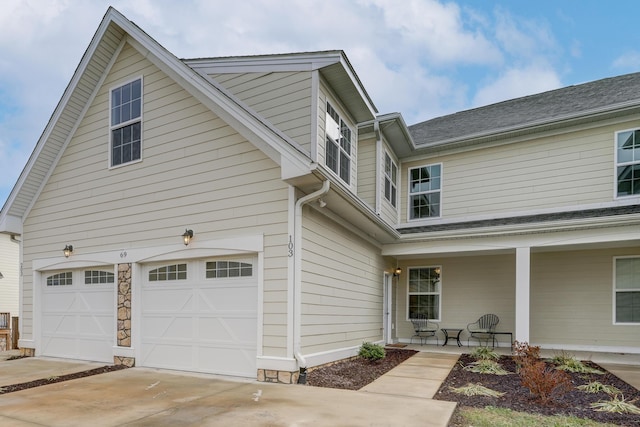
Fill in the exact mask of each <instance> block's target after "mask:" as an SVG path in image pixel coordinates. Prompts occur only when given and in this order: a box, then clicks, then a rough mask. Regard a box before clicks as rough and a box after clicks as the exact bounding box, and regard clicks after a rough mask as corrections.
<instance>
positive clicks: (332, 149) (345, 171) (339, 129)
mask: <svg viewBox="0 0 640 427" xmlns="http://www.w3.org/2000/svg"><path fill="white" fill-rule="evenodd" d="M325 131H326V134H327V146H326V153H325V154H326V155H325V163H326V165H327V166H328V167H329V169H331V170H332V171H334V172H335V173H336V174H337V175H338V176H339V177H340V179H342V180H343V181H344V182H346V183H347V184H349V183H350V176H351V135H352V132H351V129H349V126H347V124H346V123H345V122H344V120H342V118H341V117H340V116H339V115H338V112H337V111H336V110H335V109H334V108H333V107H332V106H331V105H330V104H329V103H328V102H327V116H326V122H325Z"/></svg>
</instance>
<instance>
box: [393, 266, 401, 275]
mask: <svg viewBox="0 0 640 427" xmlns="http://www.w3.org/2000/svg"><path fill="white" fill-rule="evenodd" d="M401 274H402V269H401V268H400V267H396V269H395V270H394V271H393V275H394V276H395V277H400V275H401Z"/></svg>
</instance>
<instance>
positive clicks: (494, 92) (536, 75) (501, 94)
mask: <svg viewBox="0 0 640 427" xmlns="http://www.w3.org/2000/svg"><path fill="white" fill-rule="evenodd" d="M560 86H561V82H560V78H559V77H558V75H557V73H556V72H555V71H554V70H553V69H552V68H550V67H548V66H544V65H543V66H537V65H532V66H530V67H526V68H510V69H507V70H505V71H504V72H502V73H501V74H500V76H499V77H498V78H497V79H494V80H493V81H491V82H490V83H488V84H486V85H484V86H483V87H481V88H480V89H478V91H477V92H476V95H475V97H474V99H473V106H475V107H478V106H482V105H488V104H493V103H495V102H500V101H504V100H507V99H512V98H518V97H521V96H526V95H532V94H535V93H540V92H544V91H547V90H552V89H557V88H558V87H560Z"/></svg>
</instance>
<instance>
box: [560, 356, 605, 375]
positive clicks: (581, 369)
mask: <svg viewBox="0 0 640 427" xmlns="http://www.w3.org/2000/svg"><path fill="white" fill-rule="evenodd" d="M553 360H554V361H555V360H556V358H554V359H553ZM559 365H560V366H557V367H556V369H559V370H561V371H569V372H574V373H578V374H597V375H603V374H604V372H602V371H600V370H598V369H595V368H591V367H589V366H587V365H585V364H584V363H582V362H581V361H579V360H577V359H575V358H573V357H571V358H568V359H565V360H563V361H562V362H561V363H559Z"/></svg>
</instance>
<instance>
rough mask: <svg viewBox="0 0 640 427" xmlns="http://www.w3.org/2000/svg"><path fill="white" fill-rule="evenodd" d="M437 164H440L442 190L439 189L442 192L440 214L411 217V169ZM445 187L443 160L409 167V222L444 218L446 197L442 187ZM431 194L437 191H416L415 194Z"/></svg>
mask: <svg viewBox="0 0 640 427" xmlns="http://www.w3.org/2000/svg"><path fill="white" fill-rule="evenodd" d="M436 165H440V190H438V192H439V193H440V212H439V215H438V216H430V217H425V218H411V196H412V193H411V170H413V169H418V168H424V167H428V166H436ZM443 187H444V164H443V163H442V162H439V163H429V164H426V165H420V166H414V167H409V168H407V222H417V221H430V220H434V219H440V218H442V206H443V205H444V202H443V201H444V197H443V190H442V188H443ZM428 193H429V194H430V193H435V191H431V192H426V193H415V194H428Z"/></svg>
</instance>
